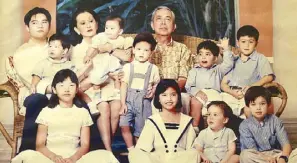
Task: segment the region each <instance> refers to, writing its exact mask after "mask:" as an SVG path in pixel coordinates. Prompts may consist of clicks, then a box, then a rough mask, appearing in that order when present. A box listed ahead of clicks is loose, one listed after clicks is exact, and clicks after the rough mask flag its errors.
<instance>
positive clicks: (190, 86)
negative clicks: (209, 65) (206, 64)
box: [185, 68, 198, 96]
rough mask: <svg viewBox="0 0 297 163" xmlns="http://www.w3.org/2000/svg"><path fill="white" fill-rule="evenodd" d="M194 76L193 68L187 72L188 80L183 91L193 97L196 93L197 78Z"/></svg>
mask: <svg viewBox="0 0 297 163" xmlns="http://www.w3.org/2000/svg"><path fill="white" fill-rule="evenodd" d="M196 75H197V73H196V70H195V68H193V69H191V70H190V71H189V74H188V79H187V81H186V84H185V89H186V91H187V93H189V94H191V95H193V96H195V95H196V94H197V92H198V90H197V87H196V77H197V76H196Z"/></svg>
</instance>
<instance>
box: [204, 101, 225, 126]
mask: <svg viewBox="0 0 297 163" xmlns="http://www.w3.org/2000/svg"><path fill="white" fill-rule="evenodd" d="M208 114H209V115H208V117H207V124H208V126H209V127H210V128H211V129H212V130H213V131H219V130H221V129H222V128H224V126H225V124H226V123H227V122H228V120H229V119H228V118H226V117H224V113H223V110H222V109H221V108H220V107H218V106H216V105H211V106H210V107H209V108H208Z"/></svg>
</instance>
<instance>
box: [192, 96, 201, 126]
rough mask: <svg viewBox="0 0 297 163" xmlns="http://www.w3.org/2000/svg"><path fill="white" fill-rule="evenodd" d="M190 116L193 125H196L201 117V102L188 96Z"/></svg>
mask: <svg viewBox="0 0 297 163" xmlns="http://www.w3.org/2000/svg"><path fill="white" fill-rule="evenodd" d="M190 98H191V101H190V106H191V108H190V116H191V117H193V123H192V124H193V127H198V125H199V122H200V118H201V110H202V107H203V104H202V103H201V102H200V101H199V100H197V99H196V98H195V97H190Z"/></svg>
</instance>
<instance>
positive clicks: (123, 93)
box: [120, 82, 128, 115]
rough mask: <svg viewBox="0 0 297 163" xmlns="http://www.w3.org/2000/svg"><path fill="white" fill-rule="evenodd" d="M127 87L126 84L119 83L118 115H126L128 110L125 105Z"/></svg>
mask: <svg viewBox="0 0 297 163" xmlns="http://www.w3.org/2000/svg"><path fill="white" fill-rule="evenodd" d="M127 87H128V84H127V83H126V82H121V90H120V91H121V92H120V94H121V110H120V115H124V114H126V113H127V111H128V108H127V105H126V97H127Z"/></svg>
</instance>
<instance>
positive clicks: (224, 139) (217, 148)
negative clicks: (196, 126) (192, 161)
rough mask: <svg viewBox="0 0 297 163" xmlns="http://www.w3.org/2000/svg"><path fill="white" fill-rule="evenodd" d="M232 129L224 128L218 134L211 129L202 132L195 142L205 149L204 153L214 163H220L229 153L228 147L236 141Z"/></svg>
mask: <svg viewBox="0 0 297 163" xmlns="http://www.w3.org/2000/svg"><path fill="white" fill-rule="evenodd" d="M236 139H237V138H236V136H235V134H234V132H233V130H231V129H230V128H226V127H224V128H223V129H221V130H220V131H218V132H213V131H212V130H211V129H210V128H209V127H208V128H206V129H204V130H202V131H201V132H200V133H199V135H198V137H197V138H196V140H195V142H194V146H195V145H199V146H200V147H202V148H203V153H204V154H205V156H206V157H207V158H208V159H209V160H210V161H212V162H220V161H221V160H222V159H223V158H224V157H225V155H226V153H227V152H228V150H229V149H228V145H229V144H230V143H233V142H234V141H235V140H236Z"/></svg>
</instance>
